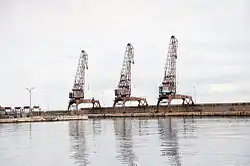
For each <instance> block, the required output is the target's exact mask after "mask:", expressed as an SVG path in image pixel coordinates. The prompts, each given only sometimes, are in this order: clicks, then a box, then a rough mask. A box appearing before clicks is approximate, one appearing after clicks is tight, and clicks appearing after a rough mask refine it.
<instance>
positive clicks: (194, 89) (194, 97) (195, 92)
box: [193, 86, 196, 103]
mask: <svg viewBox="0 0 250 166" xmlns="http://www.w3.org/2000/svg"><path fill="white" fill-rule="evenodd" d="M193 88H194V102H195V103H196V91H195V86H193Z"/></svg>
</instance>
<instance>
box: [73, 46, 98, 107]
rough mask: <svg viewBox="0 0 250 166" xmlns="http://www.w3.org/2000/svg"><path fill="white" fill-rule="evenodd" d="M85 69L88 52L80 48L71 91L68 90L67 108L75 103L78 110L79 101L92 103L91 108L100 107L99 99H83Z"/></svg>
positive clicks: (86, 67) (86, 68)
mask: <svg viewBox="0 0 250 166" xmlns="http://www.w3.org/2000/svg"><path fill="white" fill-rule="evenodd" d="M85 70H88V54H87V52H86V51H84V50H82V51H81V54H80V58H79V61H78V66H77V70H76V75H75V80H74V85H73V88H72V92H69V99H70V100H69V105H68V110H69V109H70V107H71V106H73V105H75V107H76V110H77V111H78V105H79V104H81V103H92V104H93V108H94V107H101V106H100V103H99V101H98V100H95V99H94V98H92V99H84V97H85V96H84V88H85Z"/></svg>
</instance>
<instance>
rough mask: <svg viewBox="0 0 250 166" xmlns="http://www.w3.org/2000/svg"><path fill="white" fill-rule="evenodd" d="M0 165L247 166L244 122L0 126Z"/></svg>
mask: <svg viewBox="0 0 250 166" xmlns="http://www.w3.org/2000/svg"><path fill="white" fill-rule="evenodd" d="M0 165H1V166H31V165H32V166H57V165H58V166H59V165H60V166H75V165H91V166H119V165H131V166H132V165H137V166H163V165H164V166H165V165H185V166H186V165H187V166H196V165H197V166H211V165H214V166H215V165H216V166H219V165H233V166H235V165H237V166H249V165H250V119H243V118H240V119H239V118H231V119H229V118H203V119H198V118H197V119H191V118H186V119H185V118H162V119H129V118H123V119H122V118H121V119H115V120H111V119H110V120H88V121H70V122H49V123H45V122H44V123H31V124H30V123H25V124H24V123H23V124H0Z"/></svg>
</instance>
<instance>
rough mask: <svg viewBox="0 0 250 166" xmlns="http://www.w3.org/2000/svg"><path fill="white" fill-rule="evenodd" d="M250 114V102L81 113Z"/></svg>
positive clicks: (91, 110)
mask: <svg viewBox="0 0 250 166" xmlns="http://www.w3.org/2000/svg"><path fill="white" fill-rule="evenodd" d="M239 111H241V112H244V111H249V112H250V102H245V103H209V104H195V105H193V106H182V105H172V106H171V107H170V108H168V107H167V106H160V107H159V108H158V109H157V107H156V106H155V105H150V106H147V107H125V108H122V107H115V108H113V107H102V108H95V109H91V108H85V109H83V110H81V111H80V113H81V114H93V115H94V114H121V113H122V114H125V113H133V114H134V113H166V112H172V113H178V112H179V113H181V112H182V113H184V112H189V113H190V112H191V113H192V112H193V113H194V114H197V112H209V113H208V114H209V115H212V114H213V112H214V113H218V112H239ZM71 113H72V112H69V111H66V110H54V111H47V112H46V113H45V114H49V115H70V114H71ZM32 114H33V115H36V114H41V112H33V113H32Z"/></svg>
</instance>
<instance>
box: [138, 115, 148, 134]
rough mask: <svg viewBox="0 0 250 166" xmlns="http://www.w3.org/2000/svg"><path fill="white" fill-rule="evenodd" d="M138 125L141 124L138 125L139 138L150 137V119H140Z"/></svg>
mask: <svg viewBox="0 0 250 166" xmlns="http://www.w3.org/2000/svg"><path fill="white" fill-rule="evenodd" d="M138 123H139V125H138V128H139V130H138V132H139V136H143V135H149V132H148V119H140V118H139V120H138ZM142 129H143V130H142Z"/></svg>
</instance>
